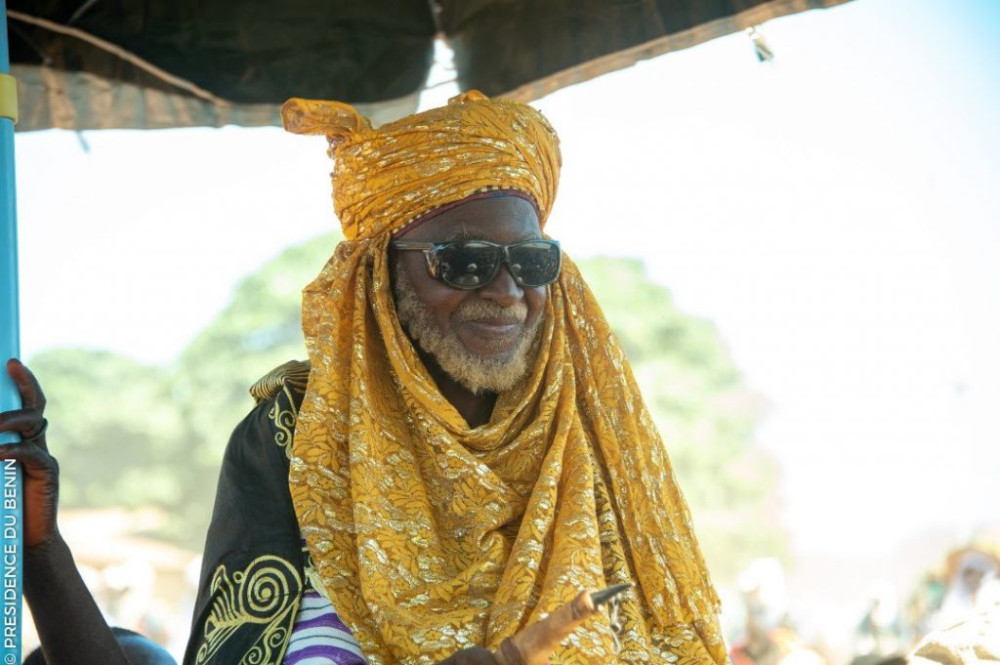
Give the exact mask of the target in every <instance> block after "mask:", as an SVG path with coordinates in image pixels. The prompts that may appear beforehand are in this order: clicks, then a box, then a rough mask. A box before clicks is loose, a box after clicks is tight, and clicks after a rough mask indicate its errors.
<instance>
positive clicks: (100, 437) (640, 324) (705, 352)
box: [32, 237, 784, 578]
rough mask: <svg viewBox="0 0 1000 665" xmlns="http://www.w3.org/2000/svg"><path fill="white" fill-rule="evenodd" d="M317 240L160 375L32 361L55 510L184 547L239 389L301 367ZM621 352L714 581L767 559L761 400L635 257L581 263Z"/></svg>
mask: <svg viewBox="0 0 1000 665" xmlns="http://www.w3.org/2000/svg"><path fill="white" fill-rule="evenodd" d="M332 249H333V243H332V242H331V240H330V238H329V237H324V238H320V239H317V240H314V241H312V242H309V243H306V244H304V245H301V246H298V247H295V248H292V249H289V250H287V251H285V252H284V253H283V254H282V255H281V256H279V257H278V258H277V259H275V260H274V261H272V262H271V263H269V264H268V265H266V266H265V267H264V268H263V269H261V270H260V271H259V272H257V273H255V274H254V275H251V276H249V277H247V278H246V279H245V280H243V282H242V283H241V284H240V285H239V286H238V287H237V289H236V290H235V292H234V294H233V298H232V301H231V302H230V304H229V306H228V307H226V309H225V310H224V311H223V312H221V313H220V314H219V316H218V317H217V318H216V320H215V321H214V322H213V323H212V324H211V325H210V326H209V327H208V328H206V329H205V330H204V331H203V332H202V333H201V334H200V335H199V336H198V337H197V338H196V339H195V340H194V341H193V342H192V343H191V344H190V345H189V347H188V348H187V349H185V350H184V352H183V353H182V354H181V356H180V357H179V358H178V360H177V361H176V363H174V364H173V365H171V366H170V367H148V366H143V365H140V364H138V363H135V362H133V361H131V360H128V359H126V358H122V357H119V356H115V355H113V354H109V353H96V352H91V351H80V350H56V351H49V352H47V353H44V354H41V355H40V356H38V357H36V358H34V359H33V360H32V367H33V368H34V369H35V371H36V372H37V374H38V376H39V378H40V380H41V381H42V383H43V385H44V386H45V389H46V392H47V394H48V395H49V398H50V406H49V418H50V420H51V421H52V439H51V440H52V442H53V447H54V448H55V449H56V450H57V453H58V456H59V458H60V461H61V462H62V467H63V479H62V487H63V490H62V501H63V504H64V505H66V506H79V507H83V506H93V507H97V506H113V505H114V506H122V505H124V506H140V505H155V506H161V507H163V508H165V509H166V512H167V514H168V515H170V517H171V518H172V519H171V520H170V521H169V522H168V525H167V528H166V530H165V531H164V532H163V533H161V534H160V535H161V536H163V537H166V538H169V539H171V540H173V541H175V542H178V543H180V544H184V545H187V546H189V547H192V548H194V549H199V548H200V547H201V545H202V539H203V537H204V535H203V534H204V531H205V528H206V526H207V521H208V519H209V517H210V515H211V510H212V501H213V496H214V490H215V482H216V477H217V474H218V463H219V459H220V458H221V455H222V451H223V449H224V447H225V443H226V441H227V440H228V437H229V433H230V432H231V431H232V428H233V427H234V426H235V424H236V423H237V422H239V420H241V419H242V418H243V417H244V416H245V414H246V413H247V412H248V411H249V410H250V408H251V407H252V401H251V399H250V397H249V395H248V394H247V388H248V387H249V386H250V385H251V384H252V383H253V382H254V381H255V380H256V379H258V378H259V377H260V376H262V375H264V374H265V373H267V372H268V371H269V370H271V369H272V368H274V367H276V366H278V365H280V364H281V363H283V362H285V361H287V360H290V359H293V358H298V359H302V358H304V357H305V350H304V347H303V342H302V334H301V330H300V310H299V300H300V295H299V294H300V291H301V289H302V287H303V286H304V285H306V284H307V283H308V282H309V281H310V280H312V279H313V277H314V276H315V275H316V274H317V273H318V272H319V270H320V268H321V267H322V265H323V263H324V262H325V261H326V259H327V258H328V257H329V255H330V254H331V253H332ZM580 268H581V271H582V272H583V273H584V274H585V275H586V277H587V280H588V282H589V284H590V285H591V288H592V289H593V291H594V292H595V294H596V295H597V297H598V300H599V301H600V302H601V304H602V306H603V308H604V310H605V313H606V315H607V317H608V320H609V321H610V322H611V324H612V326H613V327H614V328H615V330H616V332H617V334H618V336H619V338H620V340H621V343H622V345H623V348H624V349H625V350H626V353H627V354H628V356H629V359H630V362H631V364H632V366H633V370H634V372H635V374H636V377H637V379H638V381H639V383H640V385H641V386H642V388H643V394H644V396H645V398H646V401H647V404H649V407H650V409H651V411H652V412H653V414H654V417H655V419H656V421H657V424H658V426H659V427H660V431H661V433H662V434H663V436H664V440H665V441H666V444H667V447H668V450H669V451H670V455H671V460H672V462H673V464H674V468H675V473H676V475H677V477H678V478H679V480H680V482H681V485H682V487H683V488H684V490H685V493H686V495H687V497H688V501H689V503H690V505H691V508H692V513H693V516H694V520H695V525H696V528H697V531H698V533H699V536H700V539H701V541H702V545H703V549H704V550H705V553H706V557H707V558H708V560H709V563H710V565H711V567H712V569H713V571H714V572H715V574H716V576H717V577H719V578H729V577H731V576H732V575H733V574H735V572H736V571H737V569H738V567H739V566H741V565H743V564H745V563H746V562H747V561H748V560H749V559H750V558H752V557H754V556H757V555H761V554H765V553H767V554H772V555H773V554H775V553H779V554H780V553H781V545H782V543H783V542H784V538H783V534H782V533H781V532H780V531H779V530H778V528H777V526H776V524H777V521H778V520H777V510H778V504H777V499H776V489H775V487H776V481H777V470H776V468H775V466H774V464H773V463H772V462H771V461H770V460H769V459H768V458H767V457H766V455H764V454H763V452H762V451H761V450H760V449H759V448H758V447H756V446H754V444H753V438H752V437H753V432H754V428H755V425H756V421H757V419H758V417H759V411H760V403H761V400H759V399H758V398H756V397H755V396H754V395H752V394H751V393H750V392H749V391H748V390H747V389H746V388H745V386H744V384H743V380H742V377H741V376H740V374H739V372H738V371H737V370H736V368H735V366H734V364H733V362H732V360H731V358H730V357H729V354H728V352H727V350H726V348H725V346H724V344H723V342H722V340H721V337H720V336H719V334H718V332H717V331H716V330H715V328H714V326H712V324H711V323H709V322H708V321H704V320H701V319H696V318H692V317H689V316H685V315H683V314H681V313H680V312H678V311H677V310H676V309H675V308H674V306H673V304H672V302H671V298H670V294H669V292H668V291H667V290H666V289H664V288H662V287H660V286H657V285H655V284H653V283H651V282H650V281H649V280H648V279H647V278H646V276H645V273H644V270H643V266H642V264H641V263H640V262H638V261H634V260H625V259H595V260H591V261H584V262H581V264H580Z"/></svg>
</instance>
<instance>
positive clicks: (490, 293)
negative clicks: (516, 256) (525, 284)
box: [479, 264, 524, 307]
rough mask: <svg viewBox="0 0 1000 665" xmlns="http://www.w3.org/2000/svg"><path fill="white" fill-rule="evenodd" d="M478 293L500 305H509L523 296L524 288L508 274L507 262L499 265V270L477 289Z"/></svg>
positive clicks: (515, 302)
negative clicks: (484, 284)
mask: <svg viewBox="0 0 1000 665" xmlns="http://www.w3.org/2000/svg"><path fill="white" fill-rule="evenodd" d="M479 295H480V296H481V297H483V298H488V299H490V300H492V301H494V302H495V303H497V304H498V305H500V306H502V307H510V306H511V305H514V304H517V302H518V301H520V300H521V299H522V298H524V289H522V288H521V287H520V286H518V284H517V282H515V281H514V277H513V276H512V275H511V274H510V269H509V268H508V267H507V264H504V265H502V266H500V270H498V271H497V274H496V275H495V276H494V277H493V279H491V280H490V282H489V283H488V284H487V285H486V286H484V287H482V288H480V289H479Z"/></svg>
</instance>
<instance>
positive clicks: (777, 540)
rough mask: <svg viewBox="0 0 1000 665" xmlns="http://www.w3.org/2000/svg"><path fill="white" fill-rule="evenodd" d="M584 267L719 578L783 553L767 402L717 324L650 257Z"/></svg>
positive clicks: (591, 263)
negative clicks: (655, 277)
mask: <svg viewBox="0 0 1000 665" xmlns="http://www.w3.org/2000/svg"><path fill="white" fill-rule="evenodd" d="M580 271H581V272H582V273H583V274H584V276H585V277H586V279H587V283H588V284H589V285H590V287H591V290H592V291H593V292H594V295H595V296H596V297H597V300H598V302H600V303H601V308H602V309H603V310H604V314H605V316H606V317H607V319H608V321H609V322H610V323H611V325H612V327H613V328H614V330H615V333H616V334H617V336H618V339H619V342H620V343H621V345H622V348H623V349H624V350H625V353H626V354H627V355H628V358H629V364H631V366H632V370H633V372H634V373H635V376H636V380H637V381H638V383H639V385H640V386H641V388H642V393H643V397H644V399H645V401H646V404H647V406H648V407H649V409H650V411H651V412H652V414H653V418H654V420H655V421H656V425H657V428H658V429H659V430H660V434H661V436H662V437H663V440H664V442H665V444H666V446H667V450H668V451H669V454H670V459H671V463H672V464H673V466H674V472H675V475H676V476H677V479H678V481H679V483H680V485H681V487H682V489H683V490H684V494H685V497H686V498H687V500H688V504H689V505H690V507H691V512H692V518H693V520H694V523H695V529H696V533H697V534H698V538H699V540H700V542H701V545H702V549H703V551H704V553H705V557H706V559H707V560H708V563H709V567H710V569H711V570H712V572H713V575H714V576H715V577H716V579H717V580H720V581H721V580H723V579H733V578H734V577H735V575H736V574H737V573H738V572H739V570H740V569H741V568H742V567H743V566H745V565H746V564H747V563H748V562H749V561H750V560H751V559H753V558H755V557H757V556H762V555H769V556H779V557H780V556H783V555H784V554H785V551H784V544H785V534H784V533H783V532H782V531H781V529H780V527H779V526H778V523H779V516H780V502H779V499H778V494H777V485H778V468H777V465H776V463H775V462H774V460H773V459H771V458H770V457H768V456H767V454H766V453H765V452H764V451H763V450H762V449H760V448H759V447H758V446H756V445H754V441H753V435H754V430H755V428H756V425H757V421H758V419H759V418H760V415H761V412H762V410H763V400H762V399H761V398H760V397H758V396H757V395H755V394H753V393H752V392H750V391H749V390H748V389H747V388H746V386H745V384H744V381H743V377H742V376H741V375H740V373H739V371H738V370H737V369H736V366H735V365H734V363H733V361H732V358H731V357H730V354H729V351H728V349H727V348H726V346H725V344H724V342H723V340H722V337H721V336H720V335H719V333H718V331H717V330H716V329H715V326H714V325H712V323H711V322H709V321H706V320H704V319H698V318H694V317H691V316H687V315H685V314H682V313H681V312H679V311H678V310H677V309H676V308H675V307H674V305H673V302H672V300H671V296H670V292H669V291H668V290H667V289H665V288H664V287H662V286H659V285H657V284H654V283H652V282H650V281H649V280H648V278H647V277H646V274H645V269H644V267H643V265H642V262H641V261H638V260H630V259H611V258H599V259H593V260H590V261H583V262H580Z"/></svg>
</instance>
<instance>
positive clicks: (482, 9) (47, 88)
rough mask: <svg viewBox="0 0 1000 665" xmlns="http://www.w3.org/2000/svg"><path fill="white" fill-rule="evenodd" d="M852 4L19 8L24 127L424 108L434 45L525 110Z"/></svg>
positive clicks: (36, 2) (395, 2) (255, 0)
mask: <svg viewBox="0 0 1000 665" xmlns="http://www.w3.org/2000/svg"><path fill="white" fill-rule="evenodd" d="M847 1H848V0H531V1H530V2H529V1H527V0H520V1H518V0H341V1H339V2H317V1H316V0H171V1H170V2H166V1H164V0H8V3H7V4H8V28H9V31H10V41H11V62H12V73H13V74H14V75H15V77H17V79H18V82H19V91H18V92H19V96H20V99H21V102H20V108H21V118H20V122H19V124H18V129H19V130H20V131H26V130H33V129H45V128H52V127H57V128H64V129H103V128H133V129H153V128H164V127H190V126H221V125H225V124H239V125H271V124H279V123H280V120H279V118H278V114H277V108H278V106H279V105H280V104H281V103H282V102H283V101H284V100H285V99H287V98H289V97H293V96H300V97H309V98H324V99H337V100H341V101H348V102H351V103H353V104H355V105H358V106H359V107H360V110H361V111H362V112H363V113H365V114H366V115H368V116H370V117H373V118H374V119H375V120H376V121H379V122H384V121H386V120H389V119H392V118H396V117H399V116H401V115H404V114H406V113H410V112H412V111H413V110H415V108H416V105H417V100H418V97H419V93H420V91H421V89H422V88H423V86H424V85H425V82H426V79H427V73H428V71H429V69H430V66H431V64H432V61H433V54H434V40H435V39H436V38H437V37H442V38H444V39H446V40H447V41H448V42H449V44H450V45H451V47H452V49H453V50H454V53H455V58H454V60H455V68H456V74H457V79H458V84H459V87H460V89H462V90H469V89H479V90H482V91H483V92H485V93H486V94H488V95H491V96H496V95H504V96H509V97H513V98H516V99H519V100H522V101H527V100H531V99H536V98H538V97H541V96H544V95H546V94H549V93H551V92H553V91H555V90H558V89H559V88H562V87H564V86H567V85H571V84H573V83H578V82H581V81H585V80H588V79H590V78H593V77H595V76H599V75H601V74H604V73H607V72H610V71H614V70H617V69H621V68H623V67H628V66H630V65H632V64H634V63H635V62H637V61H639V60H642V59H645V58H650V57H653V56H656V55H660V54H663V53H666V52H668V51H673V50H677V49H681V48H685V47H688V46H693V45H695V44H698V43H701V42H704V41H706V40H709V39H712V38H714V37H718V36H721V35H724V34H728V33H731V32H734V31H737V30H741V29H744V28H747V27H750V26H754V25H758V24H760V23H762V22H764V21H767V20H769V19H772V18H776V17H779V16H785V15H788V14H793V13H796V12H800V11H805V10H808V9H815V8H826V7H831V6H834V5H838V4H841V3H843V2H847Z"/></svg>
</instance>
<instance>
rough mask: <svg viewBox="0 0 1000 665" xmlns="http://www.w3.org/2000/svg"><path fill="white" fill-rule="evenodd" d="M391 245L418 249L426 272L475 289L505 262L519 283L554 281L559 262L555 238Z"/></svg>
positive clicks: (400, 242) (536, 284)
mask: <svg viewBox="0 0 1000 665" xmlns="http://www.w3.org/2000/svg"><path fill="white" fill-rule="evenodd" d="M392 246H393V247H394V248H395V249H398V250H402V251H408V250H414V251H416V250H419V251H422V252H423V253H424V256H425V257H427V272H428V274H430V276H431V277H433V278H435V279H439V280H441V281H442V282H444V283H445V284H447V285H448V286H451V287H453V288H456V289H478V288H480V287H483V286H486V285H487V284H489V283H490V281H491V280H492V279H493V278H494V277H496V274H497V272H499V270H500V266H501V265H503V264H506V265H507V269H508V270H509V271H510V275H511V277H513V278H514V281H515V282H517V284H518V285H519V286H523V287H526V288H537V287H540V286H546V285H548V284H551V283H552V282H554V281H556V278H558V277H559V269H560V267H561V266H562V252H561V251H560V250H559V243H558V242H556V241H555V240H544V239H541V238H539V239H537V240H522V241H521V242H515V243H511V244H510V245H497V244H496V243H492V242H488V241H486V240H454V241H452V242H407V241H405V240H397V241H395V242H393V243H392Z"/></svg>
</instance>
